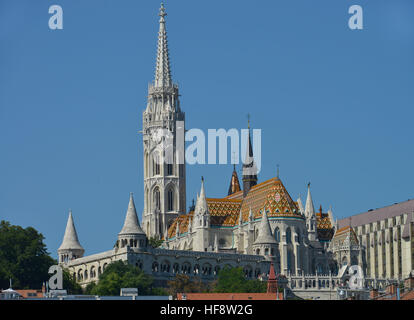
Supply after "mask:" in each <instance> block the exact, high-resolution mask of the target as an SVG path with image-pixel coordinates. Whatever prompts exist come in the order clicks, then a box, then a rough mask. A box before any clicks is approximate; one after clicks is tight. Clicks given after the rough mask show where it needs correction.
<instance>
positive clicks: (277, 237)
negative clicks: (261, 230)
mask: <svg viewBox="0 0 414 320" xmlns="http://www.w3.org/2000/svg"><path fill="white" fill-rule="evenodd" d="M275 240H276V241H277V242H280V230H279V227H276V229H275Z"/></svg>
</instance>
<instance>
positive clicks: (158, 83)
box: [154, 3, 172, 87]
mask: <svg viewBox="0 0 414 320" xmlns="http://www.w3.org/2000/svg"><path fill="white" fill-rule="evenodd" d="M166 15H167V14H166V13H165V8H164V3H161V8H160V13H159V16H160V30H159V32H158V51H157V63H156V67H155V83H154V85H155V87H170V86H171V85H172V80H171V70H170V57H169V53H168V40H167V30H166V28H165V16H166Z"/></svg>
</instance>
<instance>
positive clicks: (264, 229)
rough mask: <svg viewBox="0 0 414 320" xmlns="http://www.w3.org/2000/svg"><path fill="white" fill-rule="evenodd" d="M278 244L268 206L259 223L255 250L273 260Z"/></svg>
mask: <svg viewBox="0 0 414 320" xmlns="http://www.w3.org/2000/svg"><path fill="white" fill-rule="evenodd" d="M277 246H278V243H277V242H276V240H275V238H274V237H273V234H272V229H271V228H270V223H269V219H268V217H267V212H266V208H263V214H262V220H261V221H260V225H259V233H258V235H257V238H256V240H255V241H254V243H253V251H254V253H255V254H260V255H263V256H265V257H266V259H269V260H273V258H274V256H275V252H276V249H277Z"/></svg>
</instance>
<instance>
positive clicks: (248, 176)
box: [243, 120, 257, 197]
mask: <svg viewBox="0 0 414 320" xmlns="http://www.w3.org/2000/svg"><path fill="white" fill-rule="evenodd" d="M248 129H249V137H248V140H247V149H246V157H245V159H244V162H243V197H246V195H247V194H248V193H249V191H250V189H251V188H252V187H253V186H255V185H256V184H257V167H256V163H255V162H254V157H253V148H252V141H251V138H250V120H249V122H248Z"/></svg>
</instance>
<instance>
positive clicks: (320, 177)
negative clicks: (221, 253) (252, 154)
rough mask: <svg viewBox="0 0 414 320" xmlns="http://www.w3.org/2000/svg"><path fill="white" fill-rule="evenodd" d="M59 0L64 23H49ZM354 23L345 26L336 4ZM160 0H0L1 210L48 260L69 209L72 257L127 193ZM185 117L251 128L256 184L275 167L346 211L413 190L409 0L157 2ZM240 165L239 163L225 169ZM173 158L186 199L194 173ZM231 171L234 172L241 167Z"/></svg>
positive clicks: (138, 191) (139, 185)
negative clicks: (360, 24)
mask: <svg viewBox="0 0 414 320" xmlns="http://www.w3.org/2000/svg"><path fill="white" fill-rule="evenodd" d="M52 4H59V5H61V6H62V8H63V11H64V22H63V24H64V29H63V30H56V31H52V30H50V29H49V28H48V20H49V17H50V15H49V13H48V8H49V6H50V5H52ZM353 4H359V5H361V6H362V8H363V9H364V29H363V30H357V31H352V30H350V29H349V28H348V19H349V17H350V15H349V14H348V8H349V7H350V6H351V5H353ZM159 5H160V2H159V1H153V0H152V1H134V0H117V1H115V0H111V1H109V0H105V1H104V0H99V1H98V0H82V1H81V0H70V1H69V0H54V1H44V0H36V1H33V0H26V1H23V0H0V43H1V46H0V219H5V220H8V221H10V222H11V223H12V224H17V225H22V226H24V227H27V226H33V227H35V228H36V229H38V230H39V231H40V232H42V233H43V235H44V236H45V237H46V240H45V241H46V244H47V246H48V249H49V251H50V252H51V253H52V255H53V256H55V257H56V255H57V254H56V250H57V248H58V247H59V245H60V243H61V240H62V237H63V232H64V228H65V225H66V220H67V216H68V210H69V208H71V209H72V210H73V215H74V219H75V224H76V227H77V231H78V235H79V238H80V241H81V244H82V245H83V246H84V248H85V249H86V254H91V253H96V252H100V251H103V250H108V249H111V248H112V246H113V244H114V242H115V241H116V236H117V233H118V232H119V231H120V230H121V227H122V224H123V220H124V216H125V212H126V209H127V205H128V197H129V192H134V194H135V200H136V206H137V209H138V211H139V216H140V215H141V211H142V208H143V164H142V144H141V136H140V135H139V134H138V131H139V130H140V129H141V126H142V122H141V119H142V111H143V110H144V108H145V106H146V96H147V85H148V82H150V81H152V80H153V76H154V67H155V54H156V44H157V32H158V19H159V17H158V16H157V14H158V8H159ZM166 9H167V13H168V16H167V31H168V35H169V48H170V58H171V67H172V74H173V79H174V80H175V81H176V82H178V83H179V85H180V92H181V94H182V97H181V106H182V108H183V110H184V111H185V113H186V120H187V124H186V125H187V128H200V129H202V130H204V131H205V132H207V129H209V128H214V129H218V128H225V129H230V128H238V129H241V128H245V127H246V122H247V120H246V119H247V118H246V115H247V114H248V113H250V114H251V124H252V127H253V128H258V129H262V147H261V149H262V171H261V173H260V175H259V180H260V181H264V180H266V179H268V178H271V177H273V176H275V175H276V165H277V164H280V176H281V178H282V180H283V182H284V184H285V186H286V187H287V189H288V191H289V193H290V195H291V196H292V197H293V198H294V199H297V197H298V196H299V194H301V195H302V200H304V196H305V192H306V185H307V183H308V182H309V181H311V183H312V195H313V199H314V202H315V207H319V205H320V204H322V205H323V207H324V208H325V209H327V207H328V206H330V205H332V207H333V213H334V215H335V216H336V217H339V218H341V217H345V216H349V215H352V214H356V213H360V212H364V211H366V210H368V209H370V208H378V207H382V206H385V205H389V204H393V203H394V202H400V201H405V200H407V199H410V198H414V197H413V193H414V192H413V185H412V181H413V180H414V170H413V165H412V159H413V157H414V148H413V147H412V141H413V139H412V137H413V133H412V132H413V131H412V119H413V117H414V111H413V103H414V90H413V83H414V2H413V1H411V0H393V1H389V0H375V1H374V0H355V1H348V0H336V1H332V0H314V1H308V0H283V1H281V0H278V1H275V0H257V1H241V0H238V1H235V0H226V1H218V0H210V1H194V0H180V1H166ZM239 169H240V168H239ZM231 171H232V166H231V165H196V166H187V207H188V205H189V204H190V201H191V199H192V198H193V197H194V196H195V194H196V192H197V191H198V190H199V187H200V176H202V175H203V176H204V177H205V180H206V181H205V184H206V191H207V194H208V196H210V197H221V196H224V195H225V194H226V192H227V189H228V184H229V180H230V176H231ZM239 174H240V170H239Z"/></svg>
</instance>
